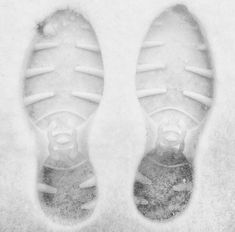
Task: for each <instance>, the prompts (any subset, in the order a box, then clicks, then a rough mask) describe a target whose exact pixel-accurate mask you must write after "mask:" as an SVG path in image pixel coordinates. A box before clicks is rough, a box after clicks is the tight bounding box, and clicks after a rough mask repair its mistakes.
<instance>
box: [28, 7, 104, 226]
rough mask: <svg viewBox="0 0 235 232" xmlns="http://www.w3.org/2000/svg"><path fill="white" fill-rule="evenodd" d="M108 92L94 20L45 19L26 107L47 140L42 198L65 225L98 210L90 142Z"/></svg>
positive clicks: (70, 15)
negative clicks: (94, 119) (90, 132)
mask: <svg viewBox="0 0 235 232" xmlns="http://www.w3.org/2000/svg"><path fill="white" fill-rule="evenodd" d="M102 92H103V63H102V56H101V51H100V48H99V44H98V41H97V38H96V35H95V32H94V30H93V29H92V27H91V25H90V24H89V22H88V21H87V20H86V19H85V18H84V17H83V16H81V15H80V14H78V13H77V12H75V11H73V10H71V9H66V10H58V11H56V12H55V13H54V14H52V15H51V16H49V17H48V18H46V19H45V20H44V21H43V22H41V23H39V24H38V27H37V31H36V35H35V37H34V40H33V43H32V46H31V53H30V54H29V58H28V62H27V64H26V70H25V75H24V105H25V109H26V113H27V115H28V117H29V119H30V121H31V122H32V125H33V128H34V129H35V131H36V133H39V134H40V136H42V137H43V138H45V139H44V140H45V144H44V146H45V149H44V150H45V151H44V152H43V154H40V156H41V158H39V159H40V162H39V165H38V179H37V196H38V200H39V203H40V206H41V209H42V210H43V212H44V213H45V214H46V215H47V216H48V217H49V218H51V219H52V220H53V221H56V222H59V223H61V224H74V223H77V222H79V221H81V220H84V219H86V218H88V217H89V216H90V215H91V213H92V212H93V211H94V209H95V205H96V202H97V198H98V196H97V184H96V175H95V172H94V168H93V166H92V164H91V162H90V159H89V154H88V149H87V143H86V142H87V133H88V132H87V130H88V129H89V125H90V122H91V120H92V115H94V113H95V111H96V110H97V107H98V105H99V103H100V101H101V97H102ZM42 150H43V149H42ZM41 153H42V152H41Z"/></svg>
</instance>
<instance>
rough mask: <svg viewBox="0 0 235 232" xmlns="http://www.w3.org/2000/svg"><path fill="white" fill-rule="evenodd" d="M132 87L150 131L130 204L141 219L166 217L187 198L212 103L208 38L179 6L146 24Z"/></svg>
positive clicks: (183, 204)
mask: <svg viewBox="0 0 235 232" xmlns="http://www.w3.org/2000/svg"><path fill="white" fill-rule="evenodd" d="M136 86H137V96H138V98H139V101H140V104H141V106H142V108H143V110H144V112H145V114H146V119H147V124H148V125H150V126H149V127H150V128H151V131H153V132H152V133H151V134H154V135H153V136H152V138H148V139H150V140H151V143H149V144H152V145H149V146H150V147H147V148H146V150H147V152H146V154H145V155H144V157H143V159H142V161H141V163H140V165H139V167H138V172H137V175H136V180H135V184H134V198H135V203H136V206H137V208H138V210H139V211H140V212H141V214H143V215H144V216H145V217H146V218H149V219H153V220H159V221H161V220H166V219H169V218H171V217H173V216H175V215H178V214H179V213H181V212H183V210H184V209H185V208H186V206H187V205H188V203H189V200H190V196H191V193H192V191H193V160H194V158H195V150H196V148H197V143H198V142H197V141H198V138H199V135H200V132H201V130H202V128H203V124H204V123H205V119H206V116H207V114H208V111H209V109H210V108H211V106H212V104H213V86H214V70H213V66H212V62H211V56H210V52H209V47H208V43H207V41H206V38H205V36H204V35H203V33H202V30H201V28H200V26H199V24H198V23H197V22H196V20H195V18H194V17H193V16H192V15H191V14H190V12H189V11H188V9H187V8H186V7H185V6H183V5H176V6H174V7H171V8H169V9H167V10H166V11H165V12H163V13H162V14H161V15H160V16H159V17H158V18H156V19H155V21H154V22H153V23H152V25H151V27H150V30H149V32H148V34H147V36H146V38H145V41H144V42H143V45H142V48H141V52H140V56H139V60H138V66H137V74H136Z"/></svg>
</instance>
